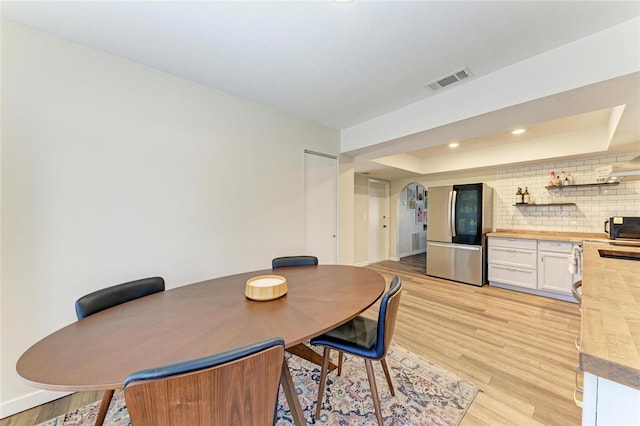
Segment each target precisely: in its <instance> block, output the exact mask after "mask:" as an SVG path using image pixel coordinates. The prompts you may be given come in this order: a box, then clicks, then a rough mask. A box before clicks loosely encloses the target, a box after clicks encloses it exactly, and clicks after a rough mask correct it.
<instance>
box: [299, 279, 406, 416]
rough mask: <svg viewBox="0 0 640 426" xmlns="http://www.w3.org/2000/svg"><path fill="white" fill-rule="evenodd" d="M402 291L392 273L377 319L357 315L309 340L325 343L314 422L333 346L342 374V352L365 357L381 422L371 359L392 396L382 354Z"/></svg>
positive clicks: (313, 342)
mask: <svg viewBox="0 0 640 426" xmlns="http://www.w3.org/2000/svg"><path fill="white" fill-rule="evenodd" d="M401 293H402V280H401V279H400V277H398V276H395V277H393V279H392V280H391V283H390V285H389V290H388V291H387V292H386V293H385V294H384V296H382V301H381V302H380V311H379V312H378V320H377V321H376V320H372V319H370V318H366V317H363V316H361V315H360V316H357V317H355V318H354V319H352V320H350V321H349V322H347V323H345V324H343V325H341V326H339V327H337V328H335V329H333V330H331V331H329V332H327V333H325V334H322V335H320V336H318V337H314V338H312V339H311V344H312V345H316V346H324V352H323V356H322V369H321V373H320V385H319V388H318V403H317V406H316V421H318V419H319V418H320V411H321V410H322V397H323V394H324V387H325V381H326V377H327V370H328V367H329V358H330V355H331V349H336V350H337V351H338V352H339V357H338V375H340V374H341V373H342V360H343V354H344V353H345V352H346V353H348V354H351V355H355V356H358V357H361V358H364V364H365V367H366V369H367V377H368V378H369V386H370V387H371V398H372V399H373V405H374V407H375V410H376V417H377V419H378V424H379V425H382V424H383V421H382V410H381V409H380V400H379V398H378V389H377V387H376V381H375V377H374V374H373V364H372V362H371V361H372V360H380V363H381V364H382V369H383V370H384V375H385V377H386V378H387V384H388V385H389V390H390V391H391V395H395V391H394V389H393V383H392V382H391V375H390V374H389V368H388V367H387V361H386V358H385V357H386V355H387V351H388V349H389V344H390V343H391V338H392V336H393V331H394V329H395V325H396V317H397V314H398V305H399V304H400V295H401Z"/></svg>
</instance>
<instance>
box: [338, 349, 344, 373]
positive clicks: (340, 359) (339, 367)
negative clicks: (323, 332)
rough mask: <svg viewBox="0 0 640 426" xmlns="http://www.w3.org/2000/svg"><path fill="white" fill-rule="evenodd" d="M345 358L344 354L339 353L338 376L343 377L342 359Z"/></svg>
mask: <svg viewBox="0 0 640 426" xmlns="http://www.w3.org/2000/svg"><path fill="white" fill-rule="evenodd" d="M343 358H344V352H342V351H338V376H342V359H343Z"/></svg>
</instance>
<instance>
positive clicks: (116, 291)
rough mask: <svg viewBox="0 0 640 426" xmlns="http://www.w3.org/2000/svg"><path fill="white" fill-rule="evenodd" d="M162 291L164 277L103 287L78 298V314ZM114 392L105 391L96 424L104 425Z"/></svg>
mask: <svg viewBox="0 0 640 426" xmlns="http://www.w3.org/2000/svg"><path fill="white" fill-rule="evenodd" d="M160 291H164V279H163V278H162V277H151V278H143V279H140V280H135V281H129V282H126V283H122V284H118V285H114V286H111V287H107V288H103V289H100V290H97V291H94V292H93V293H89V294H87V295H85V296H82V297H81V298H80V299H78V300H76V316H77V317H78V319H79V320H81V319H83V318H86V317H88V316H90V315H93V314H96V313H98V312H100V311H104V310H105V309H108V308H112V307H114V306H117V305H120V304H122V303H125V302H128V301H130V300H134V299H139V298H140V297H143V296H147V295H149V294H153V293H158V292H160ZM113 393H114V390H113V389H111V390H106V391H104V395H103V396H102V401H101V402H100V409H99V410H98V415H97V416H96V422H95V426H102V423H103V422H104V418H105V417H106V415H107V411H108V410H109V405H111V399H112V398H113Z"/></svg>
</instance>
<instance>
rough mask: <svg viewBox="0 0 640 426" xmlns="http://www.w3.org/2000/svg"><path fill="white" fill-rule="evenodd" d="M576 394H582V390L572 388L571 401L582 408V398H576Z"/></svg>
mask: <svg viewBox="0 0 640 426" xmlns="http://www.w3.org/2000/svg"><path fill="white" fill-rule="evenodd" d="M578 394H581V395H582V391H581V390H578V389H576V390H574V391H573V402H574V404H576V405H577V406H578V407H580V408H582V400H580V399H578Z"/></svg>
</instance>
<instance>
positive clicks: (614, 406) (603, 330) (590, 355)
mask: <svg viewBox="0 0 640 426" xmlns="http://www.w3.org/2000/svg"><path fill="white" fill-rule="evenodd" d="M603 255H604V256H612V257H603ZM583 256H584V258H583V259H584V260H583V262H584V269H583V280H582V303H581V305H582V316H581V327H580V369H581V370H582V372H584V397H583V414H582V424H583V425H596V424H635V425H637V424H640V246H638V245H635V246H634V245H632V244H629V245H627V244H626V243H620V242H618V241H614V242H596V241H585V242H584V244H583Z"/></svg>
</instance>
